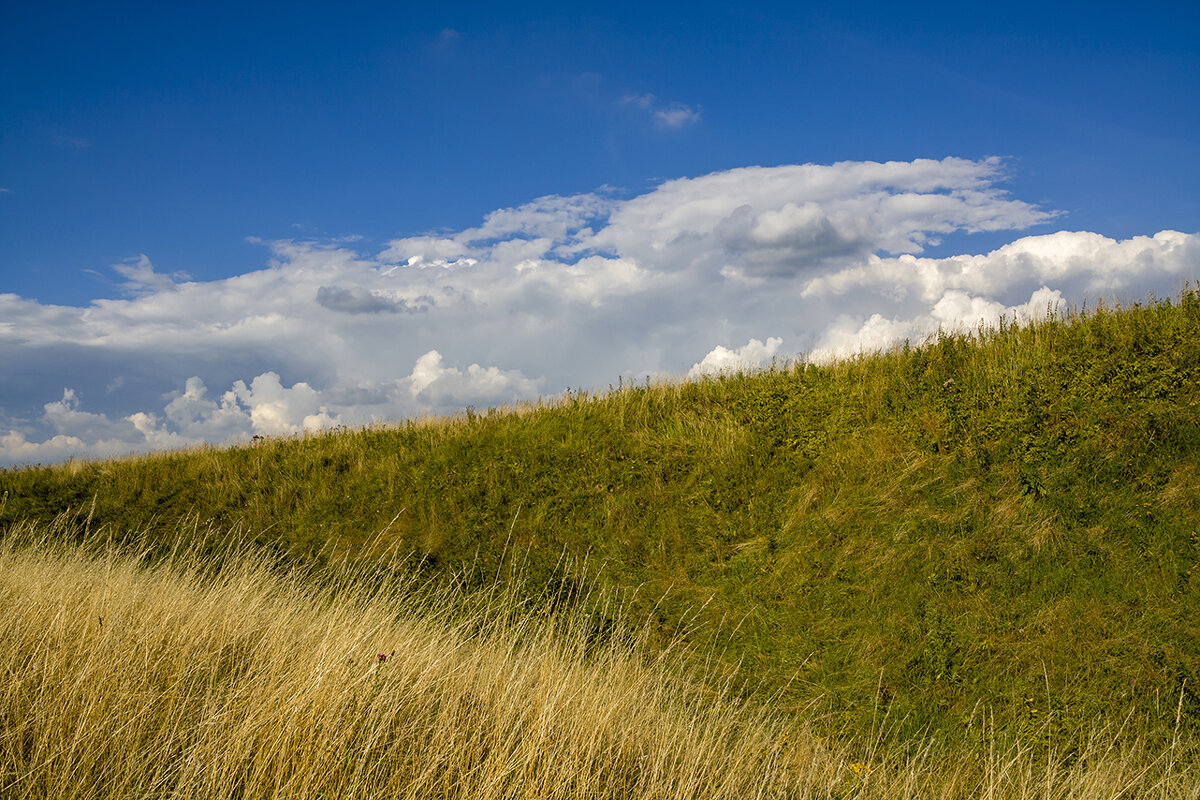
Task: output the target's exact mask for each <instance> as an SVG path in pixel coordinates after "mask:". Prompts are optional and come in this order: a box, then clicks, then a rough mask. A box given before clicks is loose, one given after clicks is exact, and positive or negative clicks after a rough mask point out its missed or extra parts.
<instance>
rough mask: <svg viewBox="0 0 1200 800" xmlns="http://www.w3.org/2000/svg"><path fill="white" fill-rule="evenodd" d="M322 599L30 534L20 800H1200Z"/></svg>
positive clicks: (612, 654)
mask: <svg viewBox="0 0 1200 800" xmlns="http://www.w3.org/2000/svg"><path fill="white" fill-rule="evenodd" d="M327 577H328V576H327ZM325 586H326V588H324V589H315V588H313V585H312V584H311V583H308V582H306V581H305V579H303V578H302V577H300V576H299V575H297V574H296V573H287V572H281V571H280V570H279V569H278V567H272V566H271V565H270V564H268V563H267V562H266V561H264V560H263V559H262V558H261V557H258V556H255V555H254V554H253V552H252V551H249V550H242V551H240V552H238V553H236V554H235V555H232V556H231V555H228V554H226V555H225V556H224V557H223V558H222V560H221V562H220V563H216V562H214V561H213V560H211V559H207V560H206V559H205V558H204V557H202V556H200V555H198V554H197V553H194V552H192V553H180V552H176V553H175V554H174V555H173V556H171V557H170V558H168V559H165V560H161V561H159V562H157V563H155V564H150V563H147V561H146V559H145V558H144V557H142V556H141V555H139V554H137V553H136V552H131V551H129V550H128V549H125V550H118V549H115V548H110V547H108V548H106V547H103V546H98V545H97V544H96V543H95V542H93V543H91V544H86V545H85V546H79V545H62V544H58V545H51V544H49V543H48V541H47V539H45V538H42V539H40V540H37V539H33V540H31V538H30V535H29V530H28V529H26V530H25V532H24V533H23V534H21V533H20V532H17V533H12V532H10V534H9V535H8V536H7V537H6V538H5V539H4V541H3V542H2V543H0V608H3V609H4V612H5V613H4V614H3V617H2V618H0V641H3V642H4V645H5V646H4V648H3V649H2V650H0V797H4V798H13V799H14V800H17V799H18V798H80V799H82V798H147V797H172V798H192V797H195V798H268V797H288V798H354V797H368V796H370V797H389V798H393V797H398V798H406V797H407V798H418V797H420V798H429V797H441V798H459V797H461V798H482V799H484V800H486V799H487V798H516V797H522V798H524V797H529V798H601V797H612V798H642V797H645V798H651V797H652V798H685V797H695V798H700V797H703V798H713V797H737V798H746V797H797V798H799V797H847V798H849V797H861V798H874V797H889V798H891V797H947V798H949V797H1035V796H1036V797H1039V798H1041V797H1045V798H1100V797H1105V798H1109V797H1120V796H1142V797H1146V796H1150V797H1158V798H1196V797H1200V790H1197V788H1196V783H1195V771H1194V768H1192V767H1188V766H1187V765H1184V764H1181V763H1179V761H1178V759H1176V758H1174V757H1173V755H1172V753H1170V752H1168V753H1165V754H1161V755H1159V756H1157V757H1152V756H1151V755H1150V754H1147V753H1145V752H1143V751H1142V750H1140V749H1138V746H1137V745H1136V744H1125V745H1122V746H1120V747H1118V746H1117V745H1116V744H1115V743H1117V742H1120V741H1121V739H1120V736H1119V735H1109V734H1106V733H1105V732H1101V733H1099V734H1097V735H1096V736H1094V737H1093V738H1092V739H1091V740H1090V741H1088V742H1086V743H1085V744H1084V745H1083V747H1082V749H1080V750H1078V751H1076V752H1073V753H1070V754H1064V753H1053V752H1052V753H1050V754H1049V755H1044V754H1037V753H1036V749H1035V748H1033V747H1031V746H1028V745H1021V744H1012V745H1008V746H1005V747H998V746H997V744H996V742H995V739H994V738H992V739H987V738H984V739H981V740H980V741H981V742H983V744H980V745H979V746H978V748H977V750H976V751H973V752H964V751H963V750H962V749H961V748H960V749H958V750H947V749H946V748H944V747H942V746H939V745H938V744H937V743H936V742H934V741H932V740H929V741H925V742H921V743H918V744H917V745H914V746H912V747H911V748H910V749H909V750H908V751H907V752H900V751H889V752H883V751H882V750H880V749H879V748H878V746H877V745H875V744H872V743H871V742H866V743H863V742H861V741H860V742H853V741H852V742H848V743H842V744H833V743H831V742H830V741H826V740H823V739H821V738H820V737H818V736H816V735H814V733H813V732H812V730H811V729H810V728H808V727H806V726H803V725H797V724H796V722H795V721H794V720H788V719H787V718H785V717H783V716H781V715H776V714H772V713H770V712H767V711H765V710H762V709H758V708H755V707H750V706H746V705H739V704H738V703H735V702H734V701H733V700H732V699H730V698H729V697H728V696H725V695H717V696H713V695H712V694H711V693H709V692H705V691H704V690H702V689H699V688H697V687H698V686H699V685H700V684H699V683H694V682H690V681H689V680H688V679H687V676H686V675H684V674H682V673H681V672H680V670H679V669H678V668H677V667H676V666H675V664H676V663H678V662H679V660H678V659H677V658H676V656H677V654H676V653H675V652H673V651H672V650H671V649H670V648H668V649H666V650H665V651H664V650H651V649H649V648H648V647H646V646H645V645H644V643H640V642H639V641H637V640H636V637H634V639H633V640H630V639H629V638H628V637H620V636H608V637H602V636H597V630H596V628H595V626H594V625H590V624H589V619H590V617H589V616H588V615H587V613H586V612H584V611H583V610H582V609H576V610H575V611H573V612H572V611H568V612H553V613H551V611H550V608H549V606H540V607H538V606H530V605H528V604H524V605H522V604H521V603H520V602H519V601H518V600H517V599H516V595H513V594H506V593H503V592H501V591H499V590H498V589H497V588H496V587H492V588H490V589H484V590H482V591H481V593H479V594H477V595H473V596H472V595H467V596H464V595H462V594H459V595H455V594H453V593H451V592H449V591H444V590H443V591H439V592H432V593H431V592H429V591H423V590H422V589H421V587H418V586H416V585H415V584H413V583H407V584H406V583H405V582H404V581H403V580H396V579H389V580H386V581H382V582H380V581H374V582H363V581H362V576H361V575H360V576H357V580H356V576H355V575H351V574H342V575H340V576H334V578H333V579H329V580H327V581H326V583H325Z"/></svg>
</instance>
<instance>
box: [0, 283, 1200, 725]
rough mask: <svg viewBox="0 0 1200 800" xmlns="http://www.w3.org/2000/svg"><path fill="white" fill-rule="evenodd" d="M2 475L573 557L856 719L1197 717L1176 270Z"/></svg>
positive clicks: (1199, 474) (5, 506)
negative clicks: (1101, 288)
mask: <svg viewBox="0 0 1200 800" xmlns="http://www.w3.org/2000/svg"><path fill="white" fill-rule="evenodd" d="M0 495H2V496H3V500H2V501H0V528H3V527H8V526H11V525H12V524H14V523H16V522H18V521H21V520H27V519H28V520H41V521H47V522H49V521H51V520H54V519H55V518H59V520H60V523H62V522H63V521H64V520H74V521H75V522H76V523H77V524H78V525H80V526H83V527H87V528H90V529H91V530H92V531H93V532H94V531H95V530H96V529H97V528H102V527H103V528H106V529H107V530H109V531H110V532H112V533H113V534H114V535H115V536H118V537H120V536H123V535H126V534H128V533H131V532H140V533H141V534H142V535H144V536H146V537H147V538H148V539H149V540H151V541H158V542H161V543H162V544H163V546H169V544H170V543H171V542H173V541H175V540H176V538H177V537H178V536H179V535H180V533H179V532H180V531H181V530H185V531H187V530H190V531H192V535H193V536H203V535H208V534H205V531H206V530H207V531H211V530H216V531H222V532H224V531H230V530H233V529H237V530H240V531H243V532H248V533H249V534H250V535H251V536H253V537H254V538H255V539H256V540H257V541H259V542H260V543H261V544H263V545H264V546H266V547H268V548H270V549H271V550H273V551H276V552H278V553H282V554H286V555H288V556H289V557H290V558H291V559H292V560H293V561H299V562H304V561H314V562H317V561H322V560H328V559H330V558H331V557H332V558H336V557H340V556H342V555H346V554H353V555H354V556H356V557H370V556H371V554H372V553H375V552H378V551H379V550H380V549H383V548H392V549H395V550H398V551H400V552H404V553H412V554H413V559H414V560H415V561H420V562H421V563H422V564H423V568H424V569H427V570H429V571H430V572H431V574H434V575H442V574H445V575H452V574H461V573H462V572H463V570H464V569H466V568H468V567H469V573H470V575H471V576H473V579H474V580H491V579H492V578H494V577H495V576H498V575H504V574H509V571H511V570H520V571H522V572H523V573H524V575H525V577H526V579H527V580H528V581H529V582H530V585H533V586H546V585H558V584H561V585H562V586H563V587H569V586H570V585H571V580H568V579H570V578H573V577H575V576H577V575H578V574H580V573H583V572H586V573H587V575H588V576H589V577H590V579H591V580H592V581H595V582H598V583H600V584H603V585H605V586H608V587H616V588H625V589H627V590H629V591H630V592H634V590H636V592H635V593H634V594H633V595H632V599H631V600H630V601H629V602H628V603H627V604H626V606H625V607H626V608H627V609H628V615H629V617H630V618H629V619H624V620H609V621H607V622H606V623H605V624H615V625H617V626H620V625H624V624H631V625H636V624H638V620H640V619H644V618H645V615H647V614H650V615H653V616H654V617H655V618H656V622H657V624H658V625H659V626H660V627H661V629H662V631H663V636H664V638H665V637H669V636H673V635H680V636H684V637H686V638H687V639H689V640H690V641H691V643H692V645H693V649H694V652H695V653H697V657H698V658H703V659H707V660H710V661H711V663H713V664H715V665H716V666H715V667H713V668H712V669H711V674H713V675H714V676H715V677H714V679H719V676H721V675H725V674H727V673H728V671H729V670H731V669H733V668H734V667H736V675H735V678H734V679H735V684H736V685H737V686H739V687H740V690H741V691H743V692H746V693H748V694H751V695H763V696H771V697H774V698H775V701H776V703H777V705H779V706H780V707H784V708H794V709H797V710H799V709H804V710H805V713H808V714H828V715H830V716H829V719H831V720H834V721H836V723H837V724H846V725H848V726H850V727H851V728H857V729H861V730H866V729H867V728H868V727H869V726H870V725H871V724H872V720H873V719H876V718H877V717H879V716H880V715H883V714H885V713H886V714H888V715H890V717H891V719H893V720H895V721H897V722H898V724H897V726H896V730H897V731H901V732H904V731H908V732H911V731H912V730H914V729H918V728H929V729H932V730H935V731H939V732H944V733H945V734H946V735H955V736H956V735H968V736H969V735H972V732H973V731H978V729H979V727H980V722H981V720H982V719H983V718H984V717H985V715H986V716H989V717H990V718H992V719H994V720H995V722H996V724H998V725H1002V726H1004V727H1006V728H1009V729H1012V730H1014V731H1018V732H1019V731H1034V730H1037V731H1040V732H1042V733H1040V734H1039V735H1045V732H1046V731H1047V730H1049V731H1050V732H1051V734H1054V735H1057V734H1061V735H1063V736H1070V735H1073V733H1074V732H1076V731H1079V730H1083V729H1085V728H1087V727H1089V726H1091V725H1093V724H1094V722H1095V720H1096V719H1097V717H1103V718H1108V719H1115V720H1116V721H1119V720H1120V718H1121V716H1122V715H1124V714H1125V713H1126V712H1128V711H1129V710H1131V709H1132V710H1134V711H1135V714H1136V718H1137V720H1138V724H1139V725H1142V726H1144V729H1145V730H1146V731H1147V732H1148V733H1150V734H1151V735H1153V736H1162V737H1169V736H1170V735H1172V733H1173V732H1174V731H1175V730H1176V728H1177V727H1183V728H1187V729H1191V730H1200V644H1198V643H1200V294H1197V293H1196V292H1194V291H1184V292H1183V293H1182V294H1181V295H1180V296H1179V297H1178V298H1177V299H1176V300H1174V301H1162V302H1152V303H1149V304H1146V305H1137V306H1133V307H1130V308H1125V309H1111V308H1103V307H1102V308H1097V309H1094V310H1092V311H1087V312H1084V313H1080V314H1074V315H1071V316H1070V317H1069V318H1054V319H1050V320H1047V321H1044V322H1040V323H1037V324H1036V325H1033V326H1029V327H1015V326H1010V325H1005V326H1002V327H1001V328H1000V329H998V330H995V331H991V332H989V333H987V334H986V335H983V336H978V337H970V336H960V335H947V336H942V337H939V338H938V339H937V340H936V341H933V342H931V343H929V344H927V345H924V346H921V347H914V348H904V349H902V350H897V351H894V352H890V353H886V354H881V355H878V356H872V357H865V358H861V359H856V360H852V361H848V362H843V363H838V364H834V365H830V366H815V365H800V366H795V367H789V368H780V369H774V370H770V371H766V372H762V373H758V374H752V375H733V376H723V377H720V378H714V379H707V380H704V381H700V382H692V383H680V384H670V385H645V386H640V385H639V386H624V387H621V388H618V389H614V390H612V391H610V392H608V393H605V394H603V395H600V396H587V395H583V394H572V395H569V396H567V397H564V398H562V399H561V401H558V402H555V403H553V404H550V405H547V406H544V407H539V408H527V409H521V410H493V411H489V412H486V413H473V412H471V413H467V414H465V415H463V416H460V417H458V418H455V419H452V420H442V421H425V422H413V423H408V424H404V425H400V426H397V427H391V428H372V429H364V430H345V431H338V432H334V433H330V434H328V435H321V436H311V437H302V438H295V439H280V440H268V441H265V442H262V443H260V444H257V445H255V446H250V445H246V446H240V447H234V448H231V449H213V448H208V449H200V450H195V451H189V452H183V453H170V454H161V455H153V456H147V457H141V458H131V459H127V460H118V461H107V462H97V463H82V462H75V463H71V464H67V465H63V466H58V467H50V468H34V469H23V470H14V471H7V472H0ZM62 529H64V530H65V529H66V528H65V527H62ZM215 541H216V540H214V542H215ZM1047 716H1049V717H1050V718H1051V720H1052V723H1051V724H1050V725H1049V726H1047V725H1046V724H1045V723H1044V722H1043V720H1045V719H1046V718H1047Z"/></svg>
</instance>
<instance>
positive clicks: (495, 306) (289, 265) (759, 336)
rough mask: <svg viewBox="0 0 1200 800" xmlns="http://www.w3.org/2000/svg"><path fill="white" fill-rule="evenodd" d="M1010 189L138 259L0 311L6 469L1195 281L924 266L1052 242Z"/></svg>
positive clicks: (722, 194)
mask: <svg viewBox="0 0 1200 800" xmlns="http://www.w3.org/2000/svg"><path fill="white" fill-rule="evenodd" d="M1002 182H1003V164H1002V163H1001V162H1000V161H999V160H996V159H985V160H979V161H971V160H965V159H957V158H947V159H943V160H928V159H919V160H916V161H911V162H889V163H874V162H844V163H838V164H832V165H812V164H806V165H798V166H781V167H747V168H742V169H733V170H728V171H724V172H718V173H713V174H711V175H705V176H702V177H697V178H682V179H678V180H671V181H667V182H664V183H662V184H661V185H659V186H657V187H656V188H654V189H653V190H651V191H648V192H646V193H644V194H641V195H637V196H634V197H628V198H621V197H617V196H614V195H612V194H607V193H590V194H582V195H575V196H570V197H559V196H550V197H543V198H539V199H537V200H534V201H532V202H530V203H527V204H525V205H522V206H519V207H516V208H508V209H500V210H497V211H495V212H492V213H491V214H489V215H487V216H486V217H485V218H484V219H483V220H482V221H481V223H480V225H479V226H477V227H474V228H470V229H467V230H461V231H455V232H448V233H446V232H438V233H428V234H422V235H416V236H409V237H405V238H401V239H397V240H394V241H391V242H387V243H386V244H384V245H383V246H380V247H376V248H371V249H369V250H365V249H362V248H355V247H352V246H351V245H352V244H353V243H347V242H345V241H335V242H329V241H297V240H291V241H276V242H270V243H266V244H265V246H266V247H267V248H269V254H270V255H269V260H268V261H267V263H266V264H265V266H264V267H263V268H262V269H259V270H255V271H252V272H248V273H245V274H241V275H236V276H234V277H230V278H226V279H223V280H215V281H193V280H190V279H189V278H188V276H186V275H183V274H177V273H176V274H172V273H165V272H160V271H158V270H157V269H156V268H155V267H154V265H153V263H152V261H151V259H150V258H149V257H148V256H141V257H139V258H135V259H132V260H129V261H125V262H122V263H121V264H117V265H114V266H113V269H114V271H115V272H117V273H118V274H119V275H120V276H121V277H122V278H124V280H125V282H124V284H123V289H124V291H125V295H126V296H125V297H123V298H121V299H98V300H95V301H93V302H92V303H91V304H90V305H88V306H86V307H71V306H56V305H48V304H42V303H38V302H36V301H34V300H30V299H26V298H23V297H19V296H17V295H14V294H0V359H2V360H3V363H4V364H5V365H6V377H5V378H4V382H3V384H2V389H0V464H10V465H11V464H21V463H30V462H34V461H41V462H52V461H57V460H62V459H65V458H68V457H72V456H109V455H120V454H123V453H128V452H133V451H144V450H151V449H157V448H165V447H180V446H185V445H188V444H193V443H199V442H232V441H239V440H245V439H248V438H249V437H251V436H254V435H264V436H280V435H290V434H295V433H299V432H302V431H311V430H318V429H323V428H328V427H330V426H335V425H339V424H346V425H355V424H362V423H367V422H370V421H372V420H394V419H402V418H406V417H411V416H414V415H421V414H426V413H441V412H450V411H454V410H457V409H461V408H463V407H466V406H475V407H486V406H490V405H496V404H506V403H512V402H516V401H520V400H530V399H533V398H536V397H538V396H539V395H554V394H558V393H561V392H562V391H563V390H564V389H566V388H568V387H597V388H603V387H604V386H606V385H609V384H613V383H616V382H617V378H618V377H626V378H638V377H641V376H645V375H676V376H682V375H685V374H686V375H688V376H690V377H693V378H695V377H699V376H702V375H706V374H712V373H715V372H720V371H722V370H729V369H744V368H749V367H754V366H758V365H762V364H765V363H768V362H770V361H771V360H772V359H787V358H792V357H796V356H798V355H801V354H806V355H808V356H809V357H812V358H833V357H838V356H842V355H848V354H853V353H856V352H859V351H862V350H871V349H875V348H881V347H887V346H889V345H891V344H894V343H896V342H899V341H903V340H904V339H912V340H919V339H920V338H922V337H923V336H925V335H928V334H929V333H931V332H933V331H935V330H937V329H938V327H943V328H953V327H963V326H966V327H972V326H975V325H977V324H979V323H980V322H990V321H995V320H996V319H997V318H998V316H999V315H1000V314H1007V315H1008V316H1009V317H1010V318H1012V317H1020V318H1029V317H1032V316H1036V315H1037V314H1040V313H1045V310H1046V308H1047V307H1052V306H1053V305H1054V304H1055V303H1062V302H1069V301H1075V302H1078V301H1081V300H1083V299H1085V298H1093V297H1097V296H1112V295H1116V296H1124V297H1128V296H1133V297H1141V296H1144V295H1145V294H1146V293H1148V292H1155V293H1158V294H1160V295H1161V294H1167V295H1169V294H1172V293H1173V292H1175V291H1176V290H1177V289H1178V288H1179V286H1180V285H1181V284H1182V283H1183V282H1185V281H1188V280H1196V279H1197V277H1200V235H1198V234H1187V233H1180V232H1176V231H1161V232H1159V233H1157V234H1154V235H1152V236H1138V237H1133V238H1131V239H1128V240H1124V241H1116V240H1113V239H1109V238H1106V237H1104V236H1101V235H1099V234H1095V233H1086V232H1070V231H1060V232H1057V233H1049V234H1044V235H1028V236H1023V237H1021V238H1015V239H1014V240H1013V241H1011V242H1010V243H1009V244H1006V245H1004V246H1003V247H1000V248H999V249H996V250H993V251H991V252H987V253H982V254H962V255H951V256H942V257H936V258H935V257H931V256H929V255H927V254H926V252H927V250H928V249H929V248H931V247H936V246H939V245H940V243H941V241H942V240H943V238H944V237H947V236H951V235H956V236H957V237H958V238H957V239H956V241H957V240H959V239H962V238H963V237H962V236H961V234H970V233H976V232H1004V231H1013V232H1017V231H1023V230H1026V229H1028V228H1031V227H1033V226H1038V225H1045V224H1047V223H1050V222H1052V221H1053V220H1054V219H1055V216H1056V215H1055V214H1054V213H1053V212H1052V211H1048V210H1044V209H1040V208H1038V207H1036V206H1034V205H1032V204H1029V203H1026V202H1022V201H1020V200H1017V199H1014V198H1012V197H1010V196H1009V195H1008V194H1007V193H1006V192H1005V191H1004V190H1003V188H1002V187H1001V184H1002ZM967 240H968V241H969V237H967Z"/></svg>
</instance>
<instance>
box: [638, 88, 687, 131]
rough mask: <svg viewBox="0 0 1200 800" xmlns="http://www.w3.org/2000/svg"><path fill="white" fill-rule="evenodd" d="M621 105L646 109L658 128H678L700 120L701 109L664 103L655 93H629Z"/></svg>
mask: <svg viewBox="0 0 1200 800" xmlns="http://www.w3.org/2000/svg"><path fill="white" fill-rule="evenodd" d="M621 105H625V106H633V107H634V108H638V109H641V110H642V111H645V112H646V113H647V114H649V115H650V118H651V119H652V120H654V125H655V127H657V128H668V129H678V128H682V127H683V126H685V125H691V124H692V123H695V122H699V121H700V109H698V108H693V107H692V106H689V105H686V104H684V103H668V104H666V105H664V104H663V103H661V102H659V99H658V97H656V96H655V95H653V94H627V95H625V96H624V97H622V98H621Z"/></svg>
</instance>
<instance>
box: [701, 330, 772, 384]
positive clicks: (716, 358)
mask: <svg viewBox="0 0 1200 800" xmlns="http://www.w3.org/2000/svg"><path fill="white" fill-rule="evenodd" d="M781 344H783V339H780V338H779V337H778V336H772V337H770V338H769V339H767V341H766V343H763V342H761V341H759V340H758V339H751V340H750V341H748V342H746V344H744V345H742V346H741V347H739V348H737V349H735V350H730V349H728V348H726V347H723V346H722V345H717V346H716V347H714V348H713V349H712V350H710V351H709V352H708V355H706V356H705V357H704V358H703V359H701V360H700V361H697V362H696V363H695V364H692V368H691V369H689V370H688V373H687V376H688V377H689V378H699V377H702V376H704V375H717V374H719V373H722V372H739V371H746V370H752V369H755V368H757V367H761V366H762V365H763V364H764V363H766V362H768V361H770V360H771V358H772V357H774V355H775V354H776V353H778V352H779V346H780V345H781Z"/></svg>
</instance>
